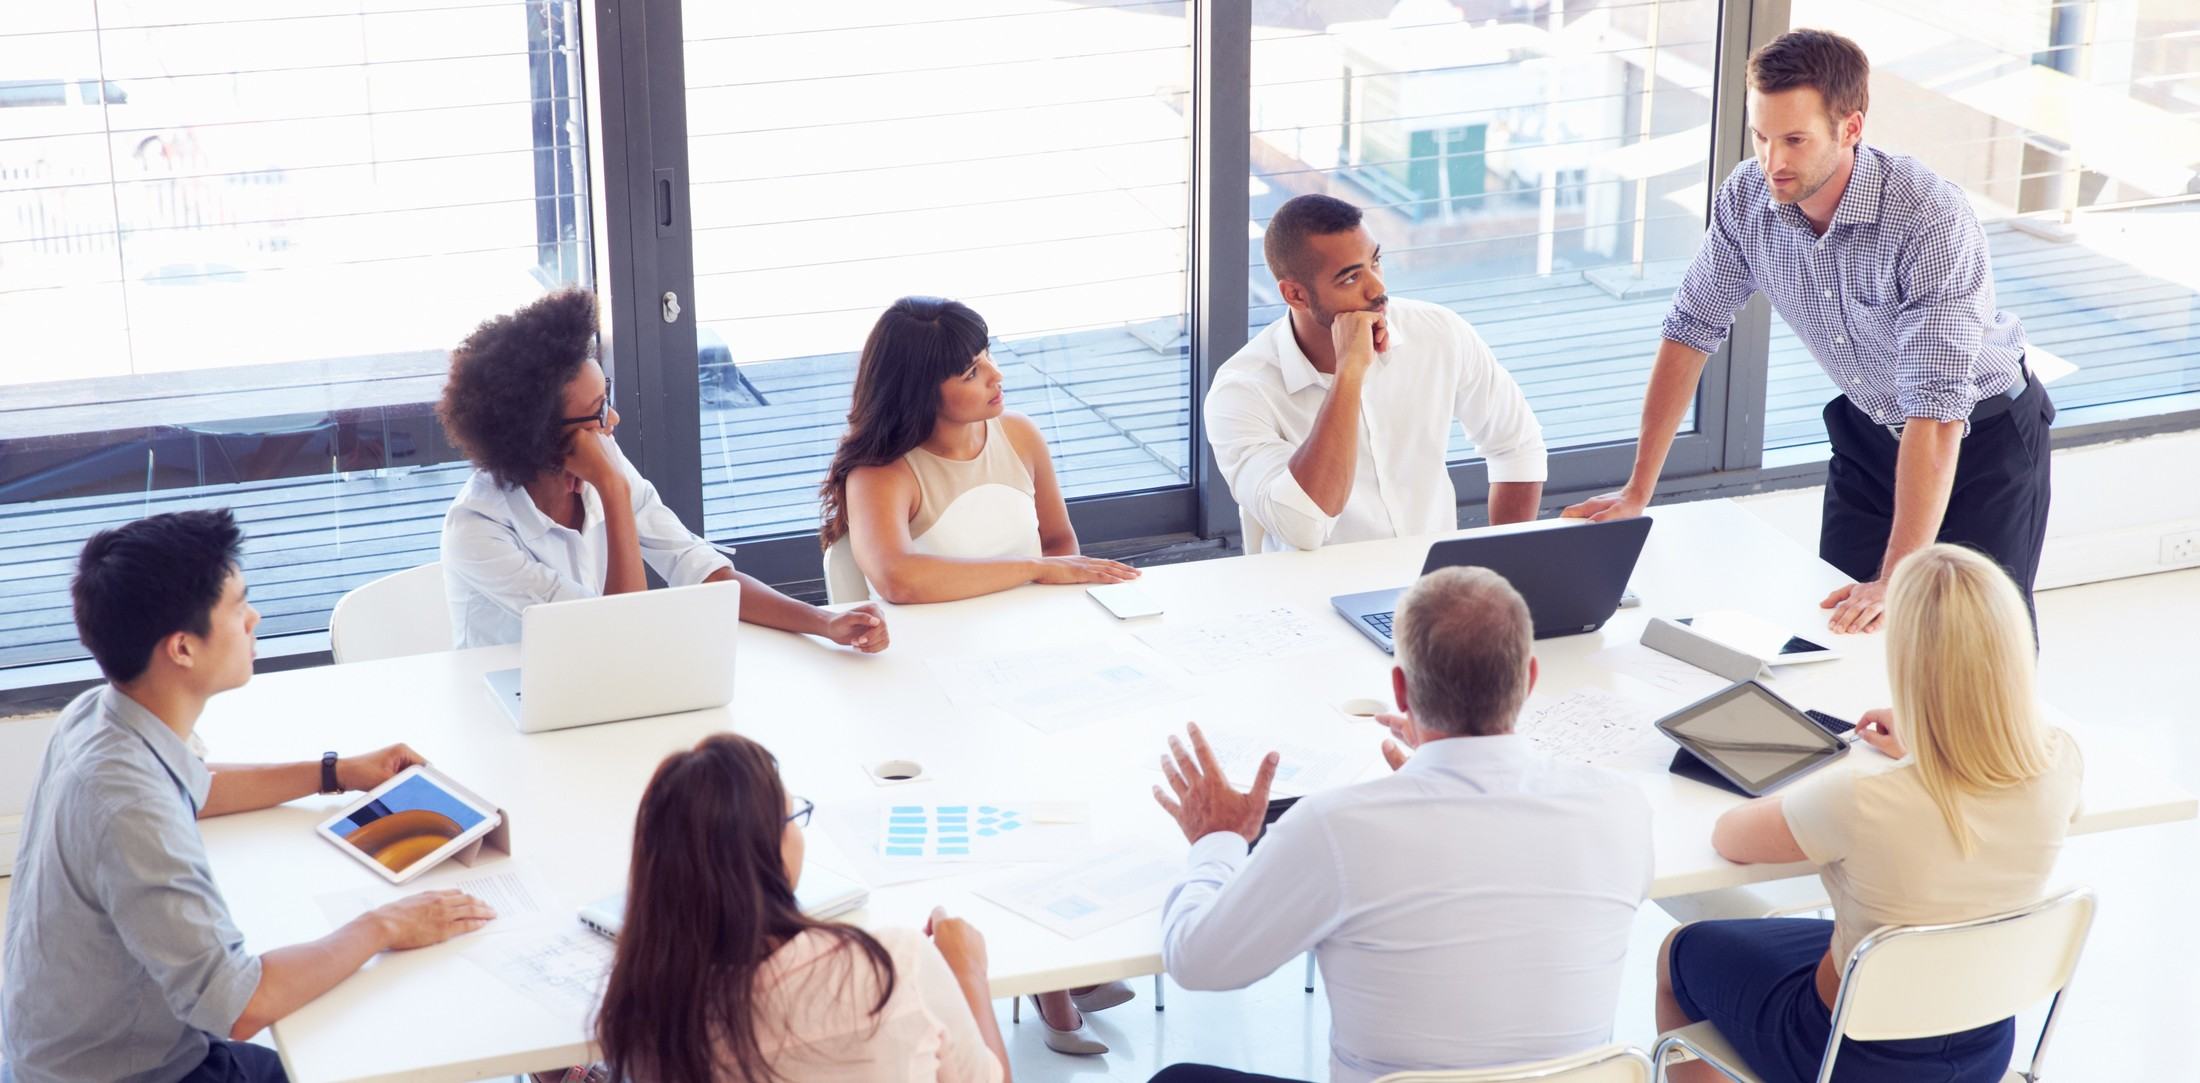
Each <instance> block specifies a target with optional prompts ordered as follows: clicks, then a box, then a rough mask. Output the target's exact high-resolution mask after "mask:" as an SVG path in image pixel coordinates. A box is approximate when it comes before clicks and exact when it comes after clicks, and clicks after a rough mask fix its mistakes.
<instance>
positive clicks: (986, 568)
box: [819, 297, 1138, 602]
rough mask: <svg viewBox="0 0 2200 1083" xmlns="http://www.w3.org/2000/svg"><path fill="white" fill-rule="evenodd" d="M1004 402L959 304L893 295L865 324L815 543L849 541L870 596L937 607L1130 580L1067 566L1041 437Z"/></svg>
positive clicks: (1073, 551)
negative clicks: (1001, 594)
mask: <svg viewBox="0 0 2200 1083" xmlns="http://www.w3.org/2000/svg"><path fill="white" fill-rule="evenodd" d="M1005 398H1006V397H1005V395H1004V393H1003V391H1002V389H1001V370H1000V369H998V368H996V367H994V364H993V355H992V350H991V349H990V347H989V345H988V342H987V330H986V325H985V320H984V318H982V317H980V316H979V315H978V314H977V313H976V312H973V311H971V310H970V308H969V306H967V305H964V304H962V303H960V302H957V301H945V300H941V299H939V298H936V297H904V298H902V299H901V300H899V301H896V302H894V303H893V304H892V305H891V306H889V307H888V308H887V309H886V311H885V313H884V314H882V315H881V316H879V318H878V322H877V323H876V324H874V325H873V326H872V328H871V334H870V337H869V338H868V339H866V340H865V341H864V343H863V354H862V358H861V360H860V361H859V362H858V364H857V367H856V385H855V395H854V402H853V404H852V405H851V406H850V407H849V409H848V431H847V433H846V434H845V435H843V436H842V437H841V438H840V449H839V450H838V451H837V452H835V453H834V455H833V465H832V469H831V471H830V472H829V473H828V474H827V476H826V479H825V484H824V486H823V487H822V488H821V489H820V490H819V496H820V497H821V498H822V500H823V503H824V520H825V521H824V525H823V528H822V529H821V531H820V533H819V541H820V542H821V543H822V544H823V545H825V546H827V547H828V548H829V547H831V546H832V544H833V543H834V542H836V541H838V540H840V539H841V538H843V537H845V538H847V539H848V542H849V544H850V545H851V546H852V547H853V549H854V551H855V558H856V564H857V566H858V567H860V568H862V569H863V575H864V578H866V579H868V580H869V581H870V584H871V588H872V589H873V590H875V591H877V592H878V594H879V596H880V597H883V598H885V599H886V600H887V601H890V602H947V601H954V600H955V599H958V598H971V597H975V596H977V595H980V594H991V593H993V592H995V591H1002V590H1008V589H1009V588H1011V587H1019V586H1022V585H1024V584H1025V583H1115V582H1121V581H1123V580H1126V579H1135V578H1137V576H1138V570H1137V569H1135V568H1132V567H1130V566H1129V565H1127V564H1120V563H1117V562H1115V561H1112V560H1101V559H1098V558H1095V557H1087V556H1081V555H1079V553H1078V551H1077V531H1076V530H1075V528H1073V527H1071V526H1070V521H1069V508H1068V506H1067V505H1066V504H1064V503H1063V500H1062V489H1061V486H1060V485H1059V484H1058V483H1057V482H1056V481H1055V478H1054V462H1053V460H1052V459H1050V458H1049V457H1048V455H1047V445H1046V438H1045V437H1044V436H1041V435H1040V433H1039V426H1038V425H1036V424H1034V423H1033V422H1032V420H1031V419H1030V418H1028V417H1025V416H1023V415H1022V414H1016V413H1009V412H1007V411H1006V409H1005V407H1004V402H1005Z"/></svg>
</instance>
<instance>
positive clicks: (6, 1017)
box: [0, 510, 495, 1083]
mask: <svg viewBox="0 0 2200 1083" xmlns="http://www.w3.org/2000/svg"><path fill="white" fill-rule="evenodd" d="M239 538H240V536H239V532H238V529H237V524H236V521H235V520H234V519H232V518H231V517H230V514H229V512H228V511H226V510H221V511H189V512H179V513H175V514H170V515H156V516H153V517H152V518H149V519H143V520H140V521H138V522H135V523H131V524H128V525H126V526H123V527H119V528H116V529H114V530H106V531H102V532H100V533H98V534H96V535H93V537H92V539H91V541H89V542H87V543H86V544H85V546H84V551H83V554H82V555H81V556H80V557H79V559H78V563H77V572H76V578H75V580H74V581H73V582H72V584H71V587H70V589H71V593H72V595H73V599H74V602H75V608H76V624H77V633H78V635H79V637H81V638H82V639H83V641H84V645H85V646H86V647H87V648H89V649H90V651H91V654H92V657H93V659H94V660H95V661H97V662H98V663H99V667H100V670H101V672H103V673H105V674H106V676H107V679H108V682H109V683H107V684H105V685H102V686H100V687H98V688H94V689H92V690H90V691H87V692H85V693H84V694H83V695H80V696H78V697H77V698H76V700H75V701H74V702H72V703H71V704H69V707H68V710H67V711H65V712H63V714H62V715H61V717H60V719H59V720H58V721H57V722H56V724H55V726H54V733H53V738H52V740H51V741H50V742H49V743H48V745H47V747H46V758H45V763H44V765H43V766H42V767H41V768H40V770H39V776H38V781H37V783H36V784H35V787H34V788H33V790H32V792H31V804H30V809H29V810H28V811H27V812H26V813H25V814H24V817H23V828H22V838H21V846H20V849H19V851H18V852H17V854H16V859H15V874H14V875H15V881H14V885H13V887H12V889H11V893H10V894H11V898H10V900H9V906H8V921H7V941H6V959H7V974H6V979H5V983H4V985H0V1061H4V1062H5V1064H4V1066H0V1083H6V1081H8V1080H13V1081H14V1083H84V1081H94V1080H97V1081H109V1080H113V1081H120V1083H178V1081H186V1083H213V1081H250V1083H260V1081H266V1080H282V1079H284V1078H285V1076H284V1073H283V1069H282V1064H281V1061H280V1060H279V1059H278V1058H277V1057H276V1055H275V1053H274V1052H273V1051H272V1050H269V1049H267V1048H265V1047H262V1046H256V1045H252V1044H249V1043H247V1042H246V1041H244V1039H248V1038H250V1037H251V1036H252V1035H254V1034H256V1033H258V1032H259V1031H260V1030H262V1029H264V1028H265V1027H267V1026H268V1025H269V1024H270V1023H273V1022H274V1021H276V1020H278V1019H281V1018H282V1017H284V1016H286V1015H288V1014H290V1013H291V1012H293V1011H295V1010H297V1009H298V1008H299V1007H301V1006H303V1005H304V1004H306V1003H307V1002H308V1001H311V1000H312V999H314V998H315V997H318V996H320V995H321V994H322V993H324V992H327V991H328V990H329V989H330V988H332V987H334V986H335V985H336V984H337V983H338V982H340V981H342V980H344V979H345V978H346V977H349V976H350V975H351V974H352V973H353V972H354V971H356V970H358V969H359V968H360V967H361V966H362V965H364V964H365V963H366V961H367V960H368V959H370V958H372V957H374V956H375V955H376V954H378V953H380V952H383V951H388V950H391V949H402V948H416V947H424V946H426V945H429V944H434V943H439V942H441V941H443V940H447V939H449V938H450V937H452V936H455V935H457V934H459V933H463V932H467V931H469V930H472V929H475V928H478V927H480V926H481V925H482V924H484V923H486V922H487V921H489V920H490V919H491V918H493V917H495V914H494V913H493V912H492V911H491V910H490V909H489V907H488V906H487V905H486V904H484V903H482V902H481V901H479V900H477V899H474V898H472V897H470V896H467V895H465V894H462V893H460V892H455V891H444V892H425V893H421V894H417V895H413V896H410V897H407V898H404V899H401V900H399V901H397V902H393V903H390V904H388V905H386V906H383V907H381V908H379V909H377V910H373V911H370V912H368V913H366V914H363V915H361V916H360V917H358V918H355V919H353V920H352V921H351V922H350V923H349V924H346V925H345V926H344V927H342V928H340V929H338V930H337V931H335V932H333V933H331V934H329V935H328V936H325V937H322V938H321V939H319V940H316V941H313V942H311V943H306V944H295V945H292V946H290V947H285V948H278V949H276V950H274V951H271V952H268V953H267V954H265V955H259V956H254V955H252V954H251V953H249V952H247V951H246V950H245V946H244V936H243V934H242V933H240V932H238V930H237V927H236V925H235V923H234V922H232V921H231V920H230V917H229V907H228V905H227V904H226V903H225V902H224V901H223V899H222V894H221V890H220V889H219V888H218V887H216V886H215V883H214V875H213V870H212V869H211V868H210V867H209V865H208V863H207V858H206V847H205V843H204V841H203V840H202V839H201V838H200V836H199V830H198V824H197V823H196V821H197V820H198V819H201V818H203V817H207V816H216V815H221V814H223V813H230V812H246V811H250V810H253V809H261V808H267V807H270V806H273V805H278V804H281V803H283V802H285V801H290V800H294V799H296V798H299V797H303V796H305V795H307V794H311V793H316V792H321V793H333V792H339V791H343V790H366V789H372V788H373V787H375V786H377V785H380V784H381V783H382V782H384V781H387V780H388V779H389V778H390V776H392V775H394V774H395V773H397V772H398V771H400V770H402V769H404V768H405V767H407V766H410V765H412V764H414V763H418V762H420V759H419V757H418V756H417V755H415V754H414V753H413V751H412V750H411V749H409V748H407V747H405V746H403V745H393V746H391V747H389V748H386V749H382V750H381V751H379V752H374V753H370V754H368V755H365V756H357V757H352V758H348V759H338V758H335V756H334V754H333V753H332V754H330V756H328V757H324V758H323V760H322V761H321V762H319V763H295V764H284V765H265V766H225V765H215V766H211V767H210V766H208V765H207V764H206V763H204V762H203V761H202V760H201V759H200V758H199V755H198V754H197V753H196V752H194V751H193V747H192V745H193V741H194V738H193V737H192V729H193V727H194V726H195V725H196V724H197V722H198V719H199V715H200V713H201V712H202V711H203V710H204V709H205V707H206V702H207V700H208V699H210V698H211V697H213V696H214V695H216V694H218V693H220V692H224V691H227V690H229V689H232V688H235V687H237V686H239V685H242V684H244V683H245V681H246V680H248V679H250V677H251V676H252V655H253V638H252V633H253V628H254V626H256V625H257V624H258V623H259V619H260V618H259V613H258V612H256V611H255V610H254V609H253V608H252V606H251V605H250V604H248V603H247V602H246V601H245V590H244V577H243V574H242V573H241V572H240V570H239V568H238V564H237V554H238V542H239Z"/></svg>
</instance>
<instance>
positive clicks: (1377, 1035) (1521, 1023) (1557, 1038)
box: [1154, 568, 1651, 1083]
mask: <svg viewBox="0 0 2200 1083" xmlns="http://www.w3.org/2000/svg"><path fill="white" fill-rule="evenodd" d="M1396 632H1397V642H1398V665H1397V666H1396V668H1394V669H1393V670H1392V671H1391V683H1392V685H1393V687H1394V690H1395V692H1396V695H1397V700H1398V707H1399V710H1400V712H1401V713H1400V714H1398V715H1394V716H1388V717H1387V718H1386V721H1387V722H1388V723H1389V725H1390V727H1391V729H1392V731H1393V733H1394V734H1395V735H1396V738H1397V740H1396V741H1385V742H1384V748H1383V753H1384V756H1385V758H1387V759H1388V760H1389V761H1390V764H1391V767H1392V768H1393V769H1394V770H1393V773H1392V774H1390V775H1388V776H1386V777H1383V778H1379V779H1375V780H1373V781H1369V782H1363V783H1360V784H1358V785H1354V786H1346V787H1342V788H1339V789H1335V790H1328V791H1325V792H1322V793H1317V794H1313V795H1310V796H1308V797H1306V798H1304V799H1303V800H1301V801H1299V803H1298V804H1297V805H1295V806H1293V807H1292V809H1291V810H1290V811H1289V812H1287V813H1285V814H1284V816H1283V817H1282V818H1281V819H1279V820H1277V821H1276V822H1275V824H1274V825H1272V826H1270V827H1269V828H1268V833H1267V836H1266V837H1265V839H1263V840H1262V842H1261V845H1260V848H1259V849H1258V850H1253V849H1252V843H1253V841H1254V840H1255V839H1256V838H1260V837H1261V834H1260V833H1261V822H1262V819H1263V815H1262V814H1263V812H1264V811H1265V809H1266V806H1267V802H1268V786H1269V782H1270V780H1272V779H1273V778H1274V777H1275V771H1276V765H1277V762H1278V760H1277V757H1276V754H1275V753H1273V752H1271V753H1269V754H1268V755H1267V756H1266V757H1265V758H1264V759H1263V760H1262V761H1261V766H1260V769H1259V772H1258V774H1257V775H1256V777H1255V778H1254V780H1253V786H1252V789H1251V791H1250V792H1248V793H1240V792H1238V791H1237V790H1235V789H1234V788H1232V787H1231V785H1230V783H1229V781H1228V780H1227V779H1225V778H1224V777H1223V775H1222V773H1221V771H1219V770H1218V769H1217V767H1216V763H1215V760H1214V756H1213V754H1212V752H1211V751H1210V750H1209V749H1208V747H1207V742H1206V739H1205V738H1204V737H1203V736H1202V735H1201V734H1200V732H1199V727H1198V726H1196V725H1195V726H1193V727H1191V729H1190V731H1189V733H1188V735H1187V736H1188V739H1189V740H1188V743H1187V742H1186V741H1179V740H1177V739H1176V738H1174V737H1172V738H1170V740H1169V750H1170V755H1169V756H1167V757H1165V758H1164V759H1163V771H1164V774H1165V775H1166V776H1167V781H1168V789H1167V790H1163V789H1161V788H1159V787H1156V788H1155V791H1154V797H1155V799H1156V800H1158V801H1159V802H1160V803H1161V806H1162V807H1163V808H1164V809H1166V810H1167V811H1168V812H1169V814H1170V815H1171V816H1173V817H1175V819H1176V821H1177V823H1178V825H1179V826H1180V827H1182V828H1183V829H1184V837H1185V838H1186V839H1188V840H1190V842H1191V844H1192V848H1191V860H1190V863H1189V866H1188V868H1187V869H1186V871H1185V873H1184V876H1183V878H1182V880H1180V881H1179V882H1178V884H1177V886H1176V889H1175V890H1174V891H1173V892H1172V893H1171V894H1170V896H1169V900H1168V905H1167V907H1166V909H1165V910H1164V912H1163V916H1162V945H1161V957H1162V961H1163V964H1164V966H1165V967H1166V968H1167V970H1168V973H1169V976H1170V977H1172V978H1174V979H1176V981H1177V982H1178V984H1180V985H1183V986H1184V987H1185V988H1188V989H1236V988H1241V987H1243V986H1246V985H1249V984H1251V983H1253V982H1255V981H1258V980H1259V979H1260V978H1262V977H1264V976H1266V975H1267V974H1269V973H1270V972H1272V971H1274V970H1275V969H1276V968H1277V967H1279V966H1281V965H1283V964H1284V963H1285V962H1288V961H1289V960H1291V959H1293V958H1295V957H1297V956H1298V955H1299V954H1300V953H1302V952H1305V951H1308V950H1312V951H1314V952H1315V953H1316V955H1317V957H1318V958H1319V960H1320V963H1321V970H1322V976H1323V978H1324V979H1325V983H1326V985H1327V987H1328V994H1329V1010H1330V1020H1331V1026H1330V1078H1331V1079H1334V1080H1336V1081H1338V1083H1366V1081H1368V1080H1372V1079H1375V1078H1376V1077H1378V1076H1382V1075H1386V1074H1388V1073H1391V1072H1399V1071H1412V1070H1433V1069H1445V1068H1480V1067H1490V1066H1495V1065H1502V1064H1513V1063H1518V1062H1521V1061H1532V1060H1540V1059H1544V1058H1549V1057H1556V1056H1563V1055H1565V1054H1567V1053H1573V1052H1577V1051H1580V1050H1583V1049H1588V1048H1590V1047H1593V1046H1596V1045H1599V1044H1602V1043H1603V1042H1605V1041H1607V1040H1608V1039H1609V1037H1610V1035H1611V1029H1612V1018H1613V1015H1614V1012H1615V1010H1616V1008H1617V1005H1618V1000H1619V983H1620V968H1621V965H1622V963H1623V962H1624V961H1625V958H1626V954H1627V939H1628V933H1629V931H1630V929H1631V927H1632V926H1633V924H1634V915H1635V909H1636V907H1637V906H1638V905H1640V903H1641V902H1642V899H1643V897H1644V895H1645V894H1646V893H1647V892H1648V891H1649V888H1650V870H1651V843H1650V806H1649V802H1648V801H1647V800H1645V799H1644V798H1643V796H1642V794H1641V793H1640V792H1639V791H1638V790H1636V788H1635V787H1634V785H1633V784H1632V783H1629V782H1628V781H1627V780H1626V779H1624V778H1621V777H1619V776H1618V775H1615V774H1613V773H1611V772H1609V771H1606V770H1603V769H1601V768H1596V767H1590V766H1586V765H1582V764H1572V763H1561V762H1556V761H1553V760H1551V759H1549V758H1548V757H1545V756H1543V755H1541V754H1539V753H1537V752H1536V751H1535V750H1534V749H1533V748H1532V747H1530V745H1529V744H1528V742H1527V739H1526V738H1524V737H1522V736H1520V735H1518V734H1516V733H1514V732H1513V722H1514V719H1515V717H1516V716H1518V714H1519V713H1520V709H1521V705H1522V704H1523V703H1525V702H1526V701H1527V698H1528V693H1529V691H1530V690H1532V689H1533V688H1534V687H1535V682H1536V676H1537V669H1536V662H1535V655H1534V649H1533V648H1534V629H1533V626H1532V625H1531V624H1530V623H1529V620H1528V607H1527V604H1526V603H1525V602H1523V601H1521V599H1520V594H1519V592H1517V591H1515V590H1513V588H1512V585H1511V584H1509V583H1507V582H1505V580H1504V578H1503V577H1501V576H1499V575H1497V574H1496V573H1494V572H1491V571H1489V570H1488V569H1486V568H1447V569H1443V570H1440V571H1436V572H1431V573H1430V574H1428V575H1426V576H1423V577H1422V578H1421V581H1420V582H1419V583H1416V584H1414V586H1413V589H1412V590H1410V591H1407V592H1406V596H1405V597H1404V598H1403V599H1402V600H1401V601H1400V604H1399V606H1398V616H1397V621H1396ZM1273 1078H1274V1077H1269V1076H1255V1075H1247V1074H1245V1073H1242V1072H1235V1071H1231V1070H1228V1069H1222V1068H1211V1067H1207V1066H1204V1065H1189V1064H1184V1065H1176V1066H1174V1067H1171V1068H1169V1069H1167V1070H1165V1071H1163V1072H1162V1073H1161V1074H1160V1075H1157V1076H1155V1077H1154V1079H1155V1083H1162V1081H1166V1083H1196V1081H1213V1080H1232V1081H1246V1080H1266V1079H1273Z"/></svg>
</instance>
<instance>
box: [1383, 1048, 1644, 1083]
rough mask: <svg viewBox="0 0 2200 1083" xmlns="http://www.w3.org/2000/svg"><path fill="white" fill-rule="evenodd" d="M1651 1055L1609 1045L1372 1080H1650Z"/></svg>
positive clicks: (1560, 1082)
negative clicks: (1544, 1057)
mask: <svg viewBox="0 0 2200 1083" xmlns="http://www.w3.org/2000/svg"><path fill="white" fill-rule="evenodd" d="M1650 1075H1651V1066H1650V1058H1649V1057H1647V1056H1644V1055H1643V1052H1642V1050H1640V1049H1636V1048H1634V1047H1633V1046H1626V1045H1608V1046H1605V1047H1604V1048H1602V1049H1592V1050H1590V1051H1588V1052H1586V1053H1576V1054H1574V1055H1573V1056H1570V1057H1559V1058H1557V1059H1556V1060H1539V1061H1537V1062H1535V1063H1534V1064H1512V1065H1507V1066H1505V1067H1503V1068H1476V1069H1473V1070H1470V1071H1456V1072H1392V1073H1390V1074H1389V1075H1386V1076H1383V1077H1382V1078H1380V1079H1377V1080H1376V1081H1375V1083H1524V1081H1526V1080H1535V1081H1536V1083H1650Z"/></svg>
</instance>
